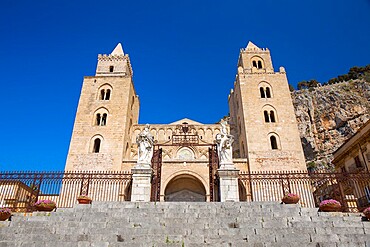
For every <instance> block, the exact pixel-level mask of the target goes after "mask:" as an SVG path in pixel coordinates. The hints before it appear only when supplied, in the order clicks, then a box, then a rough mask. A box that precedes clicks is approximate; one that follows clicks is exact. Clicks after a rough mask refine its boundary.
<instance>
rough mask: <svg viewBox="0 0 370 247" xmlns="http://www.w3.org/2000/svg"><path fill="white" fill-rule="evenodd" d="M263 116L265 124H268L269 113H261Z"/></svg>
mask: <svg viewBox="0 0 370 247" xmlns="http://www.w3.org/2000/svg"><path fill="white" fill-rule="evenodd" d="M263 115H264V117H265V123H269V122H270V118H269V113H268V112H267V111H263Z"/></svg>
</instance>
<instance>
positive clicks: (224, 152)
mask: <svg viewBox="0 0 370 247" xmlns="http://www.w3.org/2000/svg"><path fill="white" fill-rule="evenodd" d="M233 142H234V136H233V135H230V134H229V131H228V128H227V121H225V120H221V133H220V134H217V135H216V144H217V151H218V158H219V160H220V164H232V163H233V147H232V144H233Z"/></svg>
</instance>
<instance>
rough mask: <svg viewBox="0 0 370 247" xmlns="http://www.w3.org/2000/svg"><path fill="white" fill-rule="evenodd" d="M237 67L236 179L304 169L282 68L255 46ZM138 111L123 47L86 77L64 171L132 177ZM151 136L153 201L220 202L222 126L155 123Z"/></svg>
mask: <svg viewBox="0 0 370 247" xmlns="http://www.w3.org/2000/svg"><path fill="white" fill-rule="evenodd" d="M237 64H238V65H237V75H236V79H235V82H234V88H233V89H232V90H231V92H230V94H229V97H228V102H229V110H230V117H229V118H228V119H227V121H228V126H227V128H228V132H229V133H230V134H231V135H233V137H234V142H233V144H232V150H233V152H232V156H233V157H232V163H233V166H234V169H235V171H236V173H235V172H234V174H237V173H239V172H256V171H293V170H306V165H305V161H304V155H303V150H302V145H301V141H300V138H299V133H298V128H297V123H296V118H295V113H294V108H293V104H292V100H291V96H290V91H289V87H288V81H287V77H286V73H285V70H284V68H283V67H280V69H279V71H278V72H275V71H274V68H273V66H272V61H271V57H270V51H269V50H268V49H262V48H259V47H257V46H256V45H254V44H253V43H252V42H249V43H248V45H247V47H246V48H243V49H241V51H240V54H239V60H238V63H237ZM225 98H226V97H225ZM139 108H140V102H139V97H138V95H137V93H136V91H135V87H134V84H133V72H132V67H131V64H130V58H129V56H128V55H127V54H125V53H124V52H123V49H122V46H121V44H118V45H117V46H116V48H115V49H114V50H113V52H112V53H111V54H108V55H99V56H98V64H97V68H96V74H95V76H86V77H84V81H83V86H82V89H81V95H80V100H79V104H78V109H77V113H76V118H75V123H74V128H73V133H72V138H71V142H70V147H69V152H68V157H67V162H66V166H65V170H66V171H127V172H131V171H133V169H135V166H136V165H137V161H138V145H137V140H136V139H137V136H138V135H139V134H140V133H141V132H142V131H144V129H145V127H146V125H145V124H139V123H138V116H139ZM149 131H150V133H151V135H152V136H153V137H154V150H153V151H154V153H153V159H152V161H151V163H152V164H151V169H152V173H151V175H150V176H151V178H150V179H151V183H152V198H155V199H156V200H160V201H214V200H217V194H218V190H219V189H220V185H219V183H220V179H219V178H220V177H222V176H223V175H221V171H220V170H219V168H220V167H219V165H220V164H219V162H218V159H219V157H218V155H217V148H216V145H215V140H216V135H217V134H220V133H221V131H222V126H221V124H220V123H216V124H204V123H199V122H197V121H195V120H191V119H188V118H184V119H181V120H178V121H174V122H172V123H168V124H155V123H150V124H149ZM225 174H226V173H225ZM236 176H237V175H236ZM236 179H237V177H236ZM221 180H222V178H221ZM228 186H229V187H230V186H234V185H228ZM154 187H155V188H154ZM125 191H129V190H125ZM237 191H238V192H239V198H240V200H244V199H245V198H246V197H247V196H248V190H247V189H246V188H245V186H243V184H239V187H238V188H237ZM126 193H129V192H126ZM127 198H129V196H128V195H127Z"/></svg>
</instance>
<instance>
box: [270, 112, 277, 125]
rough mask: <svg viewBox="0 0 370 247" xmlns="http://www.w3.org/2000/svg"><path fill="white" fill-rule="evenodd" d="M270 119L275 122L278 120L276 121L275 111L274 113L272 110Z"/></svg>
mask: <svg viewBox="0 0 370 247" xmlns="http://www.w3.org/2000/svg"><path fill="white" fill-rule="evenodd" d="M270 121H271V123H275V122H276V121H275V113H274V111H270Z"/></svg>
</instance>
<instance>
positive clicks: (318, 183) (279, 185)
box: [0, 171, 370, 212]
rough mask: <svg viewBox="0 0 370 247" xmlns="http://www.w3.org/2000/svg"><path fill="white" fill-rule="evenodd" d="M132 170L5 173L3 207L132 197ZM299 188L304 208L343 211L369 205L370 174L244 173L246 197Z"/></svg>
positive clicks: (0, 188)
mask: <svg viewBox="0 0 370 247" xmlns="http://www.w3.org/2000/svg"><path fill="white" fill-rule="evenodd" d="M131 181H132V175H131V173H129V172H124V171H119V172H0V207H9V208H11V209H13V210H14V211H33V205H34V203H35V202H36V201H37V200H40V199H50V200H53V201H55V202H56V203H57V207H59V208H65V207H72V206H73V205H74V204H76V203H77V197H78V196H79V195H88V196H89V197H91V199H92V200H93V201H127V200H130V197H131ZM286 193H296V194H298V195H299V196H300V197H301V200H300V204H301V205H302V206H304V207H318V205H319V203H320V201H322V200H324V199H336V200H338V201H340V202H341V204H342V206H343V208H342V210H343V211H347V212H358V211H361V210H362V209H364V208H365V207H367V206H370V173H365V172H362V173H325V172H316V173H307V172H305V171H290V172H252V173H246V172H241V173H240V174H239V195H240V200H241V201H281V198H282V197H283V195H284V194H286Z"/></svg>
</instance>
